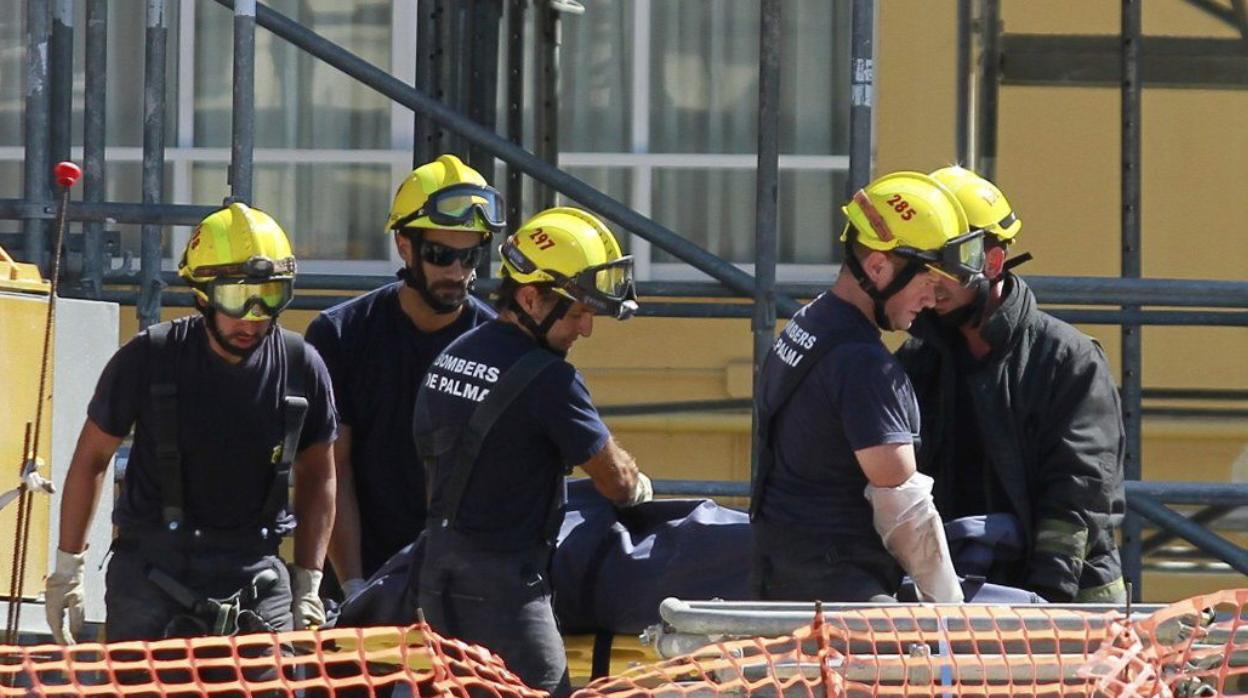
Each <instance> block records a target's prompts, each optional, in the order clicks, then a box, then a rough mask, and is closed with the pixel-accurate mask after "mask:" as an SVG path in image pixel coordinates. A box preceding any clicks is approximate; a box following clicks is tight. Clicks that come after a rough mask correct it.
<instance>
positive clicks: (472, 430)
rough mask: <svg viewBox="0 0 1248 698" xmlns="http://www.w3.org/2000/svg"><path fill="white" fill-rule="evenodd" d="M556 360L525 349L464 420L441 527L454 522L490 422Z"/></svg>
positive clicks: (441, 513)
mask: <svg viewBox="0 0 1248 698" xmlns="http://www.w3.org/2000/svg"><path fill="white" fill-rule="evenodd" d="M558 360H559V357H558V356H556V355H555V354H554V353H552V352H550V351H547V350H545V349H536V348H535V349H531V350H529V352H528V353H527V354H525V355H524V356H521V357H520V360H519V361H516V363H515V364H513V365H512V366H511V368H509V369H507V371H506V372H505V373H504V374H503V376H502V378H500V379H499V381H498V383H496V384H495V385H494V388H493V389H492V390H491V391H490V394H489V395H487V396H486V397H485V399H484V400H482V401H481V402H480V403H478V404H477V407H476V409H475V410H473V412H472V416H471V417H469V418H468V424H467V426H465V427H464V428H463V430H462V431H461V432H460V434H459V439H458V444H457V448H456V452H455V456H454V461H453V463H454V465H453V467H454V470H453V471H452V472H451V479H450V481H449V483H448V484H447V494H446V499H445V502H446V505H445V509H444V510H443V511H442V512H440V515H441V517H442V526H443V527H446V526H449V525H451V524H454V523H455V515H456V514H457V513H458V511H459V503H460V500H462V499H463V497H464V492H465V491H467V489H468V480H469V478H470V477H471V476H472V469H473V466H474V465H476V462H477V455H478V454H480V453H481V445H482V444H484V443H485V437H486V435H488V434H489V433H490V430H491V429H493V428H494V423H495V422H497V421H498V418H499V417H501V416H502V415H503V412H505V411H506V410H507V407H508V406H510V405H511V403H513V402H515V400H516V398H517V397H519V396H520V393H522V392H524V389H525V388H526V387H528V385H529V384H530V383H532V382H533V379H534V378H537V376H538V374H540V373H541V372H542V371H543V370H545V369H546V367H547V366H549V365H551V364H553V363H555V362H556V361H558Z"/></svg>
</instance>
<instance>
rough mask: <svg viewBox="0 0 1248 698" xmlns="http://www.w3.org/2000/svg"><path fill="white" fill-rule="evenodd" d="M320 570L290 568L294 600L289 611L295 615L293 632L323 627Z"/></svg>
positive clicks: (321, 574) (323, 614)
mask: <svg viewBox="0 0 1248 698" xmlns="http://www.w3.org/2000/svg"><path fill="white" fill-rule="evenodd" d="M322 576H323V573H322V572H321V571H320V570H310V569H306V568H303V567H300V566H299V565H293V566H292V567H291V578H290V583H291V591H292V593H293V595H294V599H293V600H292V602H291V611H293V612H294V614H295V630H315V629H317V628H319V627H321V626H322V625H325V604H323V603H321V596H320V589H321V577H322Z"/></svg>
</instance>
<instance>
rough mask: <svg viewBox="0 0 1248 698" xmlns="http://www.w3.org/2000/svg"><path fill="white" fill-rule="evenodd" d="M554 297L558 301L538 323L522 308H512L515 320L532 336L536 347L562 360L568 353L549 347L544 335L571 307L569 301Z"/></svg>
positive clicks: (564, 297)
mask: <svg viewBox="0 0 1248 698" xmlns="http://www.w3.org/2000/svg"><path fill="white" fill-rule="evenodd" d="M556 295H558V296H559V300H558V301H557V302H556V303H555V307H553V308H551V309H550V312H549V313H547V314H546V317H545V318H544V319H543V320H542V321H541V322H540V323H539V322H538V321H536V320H534V319H533V316H532V315H529V314H528V313H527V312H525V311H524V309H523V308H520V307H518V306H514V307H513V310H514V311H515V313H516V319H517V320H519V321H520V324H521V325H522V326H523V327H524V329H526V330H528V331H529V332H530V333H532V334H533V338H534V339H536V340H537V344H538V346H540V347H541V348H543V349H545V350H546V351H550V352H554V353H555V354H558V355H559V356H560V357H562V358H567V356H568V352H566V351H564V350H562V349H556V348H554V347H552V346H550V342H549V341H547V339H546V333H548V332H550V328H551V327H554V325H555V323H556V322H559V321H560V320H562V319H563V316H564V315H567V314H568V309H569V308H571V307H572V301H571V300H570V299H568V298H567V297H566V296H563V295H561V294H556Z"/></svg>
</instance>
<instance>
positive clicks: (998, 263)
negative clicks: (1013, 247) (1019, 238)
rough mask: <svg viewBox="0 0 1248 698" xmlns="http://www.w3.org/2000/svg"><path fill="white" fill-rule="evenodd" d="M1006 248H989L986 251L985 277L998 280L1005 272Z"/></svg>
mask: <svg viewBox="0 0 1248 698" xmlns="http://www.w3.org/2000/svg"><path fill="white" fill-rule="evenodd" d="M1005 255H1006V252H1005V248H1004V247H997V246H995V245H994V246H993V247H989V248H988V249H987V250H985V251H984V276H986V277H988V278H989V279H991V280H994V281H995V280H996V279H997V277H999V276H1001V272H1002V271H1004V270H1005Z"/></svg>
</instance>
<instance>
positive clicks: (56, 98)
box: [48, 0, 74, 162]
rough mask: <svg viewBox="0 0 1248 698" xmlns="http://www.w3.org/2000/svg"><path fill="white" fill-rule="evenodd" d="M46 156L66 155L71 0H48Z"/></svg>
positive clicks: (71, 57) (69, 121) (56, 159)
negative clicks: (50, 7)
mask: <svg viewBox="0 0 1248 698" xmlns="http://www.w3.org/2000/svg"><path fill="white" fill-rule="evenodd" d="M48 87H49V90H48V158H49V159H50V160H51V161H52V162H61V161H62V160H68V159H69V147H70V141H71V137H70V131H71V126H72V124H73V116H74V0H53V1H52V34H51V39H50V41H49V43H48Z"/></svg>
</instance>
